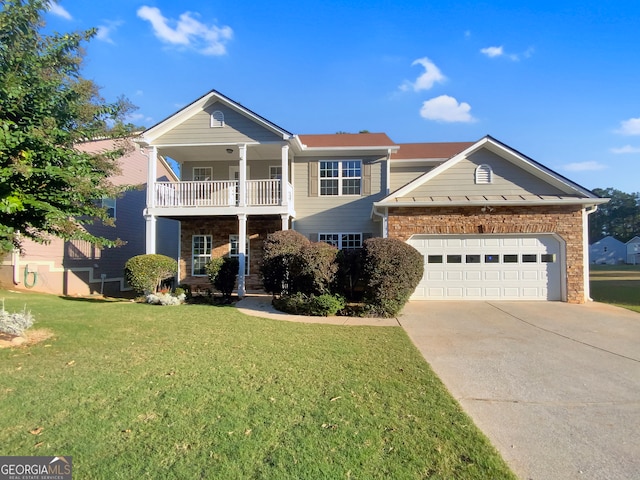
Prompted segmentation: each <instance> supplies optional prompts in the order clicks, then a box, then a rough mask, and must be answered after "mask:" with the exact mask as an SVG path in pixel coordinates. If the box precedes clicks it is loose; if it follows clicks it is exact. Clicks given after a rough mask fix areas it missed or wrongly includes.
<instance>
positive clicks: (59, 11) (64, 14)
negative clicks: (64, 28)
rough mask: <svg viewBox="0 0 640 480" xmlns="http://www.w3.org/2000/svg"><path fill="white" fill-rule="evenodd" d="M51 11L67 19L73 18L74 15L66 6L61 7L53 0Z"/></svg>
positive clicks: (50, 6)
mask: <svg viewBox="0 0 640 480" xmlns="http://www.w3.org/2000/svg"><path fill="white" fill-rule="evenodd" d="M49 11H50V12H51V13H53V14H54V15H56V16H58V17H62V18H64V19H65V20H72V19H73V17H72V16H71V14H70V13H69V12H67V11H66V10H65V9H64V7H61V6H60V5H58V4H57V3H56V2H51V4H50V5H49Z"/></svg>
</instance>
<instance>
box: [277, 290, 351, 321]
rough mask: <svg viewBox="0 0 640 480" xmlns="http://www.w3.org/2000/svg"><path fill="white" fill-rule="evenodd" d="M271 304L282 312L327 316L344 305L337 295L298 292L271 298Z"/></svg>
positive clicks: (336, 311)
mask: <svg viewBox="0 0 640 480" xmlns="http://www.w3.org/2000/svg"><path fill="white" fill-rule="evenodd" d="M273 306H274V307H275V308H277V309H278V310H280V311H282V312H287V313H291V314H293V315H311V316H316V317H327V316H331V315H335V314H336V313H338V312H339V311H340V310H342V309H343V308H344V307H345V302H344V299H342V297H339V296H337V295H329V294H323V295H318V296H315V295H305V294H304V293H301V292H298V293H294V294H292V295H283V296H282V297H280V298H276V299H274V300H273Z"/></svg>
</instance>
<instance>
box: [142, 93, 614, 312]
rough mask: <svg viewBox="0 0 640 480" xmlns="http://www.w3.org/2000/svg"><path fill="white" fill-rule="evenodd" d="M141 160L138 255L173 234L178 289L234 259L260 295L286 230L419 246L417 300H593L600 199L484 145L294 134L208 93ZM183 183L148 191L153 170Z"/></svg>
mask: <svg viewBox="0 0 640 480" xmlns="http://www.w3.org/2000/svg"><path fill="white" fill-rule="evenodd" d="M138 141H139V142H140V144H141V145H144V146H145V148H146V149H147V150H148V151H149V166H150V168H149V182H150V183H153V184H154V186H153V188H150V189H149V190H148V198H147V209H146V212H145V218H146V224H147V246H146V248H147V252H148V253H153V252H155V251H157V248H158V246H157V245H156V244H155V238H156V234H155V232H156V229H157V224H156V222H157V221H158V220H159V219H163V218H171V219H174V220H178V221H179V222H180V255H179V282H180V283H190V284H193V285H195V286H197V285H202V286H205V285H207V283H208V282H207V277H206V275H205V271H204V265H205V264H206V262H207V261H208V260H209V258H211V257H217V256H225V255H230V256H235V257H237V258H238V259H239V263H240V269H239V273H241V275H239V277H238V294H239V295H240V296H242V295H244V294H245V292H246V291H247V289H249V290H252V289H257V288H259V287H260V282H259V277H258V270H259V265H260V260H261V255H262V243H263V241H264V239H265V237H266V236H267V235H268V234H269V233H271V232H274V231H277V230H281V229H289V228H292V229H294V230H296V231H298V232H300V233H302V234H303V235H305V236H307V237H308V238H309V239H310V240H313V241H324V242H328V243H331V244H333V245H335V246H337V247H338V248H341V249H347V248H359V247H361V246H362V243H363V241H364V240H365V239H366V238H369V237H394V238H398V239H401V240H403V241H406V242H408V243H409V244H411V245H413V246H414V247H415V248H417V249H418V250H419V251H420V252H421V253H422V254H423V255H424V259H425V274H424V277H423V279H422V281H421V283H420V285H419V286H418V288H417V290H416V292H415V293H414V295H413V297H412V298H414V299H462V300H465V299H526V300H529V299H543V300H563V301H568V302H572V303H581V302H584V301H585V300H587V299H588V298H589V290H588V288H589V282H588V275H589V272H588V244H587V233H586V232H587V216H588V214H589V213H591V212H593V211H594V210H595V206H596V205H598V204H600V203H604V202H606V201H607V200H606V199H601V198H599V197H598V196H597V195H595V194H593V193H592V192H590V191H589V190H586V189H585V188H583V187H581V186H580V185H577V184H576V183H574V182H572V181H571V180H569V179H567V178H565V177H563V176H561V175H559V174H557V173H555V172H553V171H551V170H549V169H548V168H546V167H544V166H543V165H541V164H539V163H537V162H535V161H533V160H531V159H530V158H528V157H526V156H525V155H523V154H521V153H520V152H518V151H516V150H514V149H512V148H510V147H509V146H507V145H505V144H503V143H501V142H499V141H497V140H495V139H494V138H492V137H489V136H487V137H484V138H482V139H480V140H479V141H477V142H465V143H411V144H397V143H395V142H393V141H392V140H391V139H390V138H389V137H388V136H387V135H385V134H383V133H364V134H332V135H294V134H292V133H290V132H289V131H287V130H285V129H283V128H281V127H279V126H278V125H276V124H274V123H273V122H271V121H269V120H267V119H265V118H264V117H261V116H260V115H258V114H256V113H255V112H252V111H251V110H249V109H247V108H246V107H244V106H242V105H240V104H238V103H237V102H234V101H233V100H231V99H229V98H228V97H225V96H224V95H222V94H220V93H219V92H217V91H215V90H212V91H211V92H209V93H207V94H206V95H204V96H202V97H201V98H199V99H197V100H196V101H194V102H193V103H191V104H190V105H188V106H187V107H185V108H183V109H182V110H180V111H178V112H177V113H175V114H173V115H171V116H170V117H168V118H167V119H165V120H163V121H162V122H160V123H158V124H157V125H155V126H153V127H151V128H150V129H148V130H146V131H145V132H143V133H142V135H141V137H140V138H139V140H138ZM160 156H163V157H167V158H171V159H173V160H175V161H176V162H178V163H179V164H180V167H181V168H180V171H181V177H182V178H181V181H180V182H177V183H171V182H157V181H155V178H156V175H155V171H154V168H155V165H156V163H157V162H156V159H157V158H159V157H160Z"/></svg>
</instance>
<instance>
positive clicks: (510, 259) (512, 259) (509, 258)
mask: <svg viewBox="0 0 640 480" xmlns="http://www.w3.org/2000/svg"><path fill="white" fill-rule="evenodd" d="M502 261H503V262H504V263H518V255H516V254H508V255H503V256H502Z"/></svg>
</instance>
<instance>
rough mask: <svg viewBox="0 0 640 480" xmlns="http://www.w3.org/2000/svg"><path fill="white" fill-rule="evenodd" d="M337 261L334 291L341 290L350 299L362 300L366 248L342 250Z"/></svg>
mask: <svg viewBox="0 0 640 480" xmlns="http://www.w3.org/2000/svg"><path fill="white" fill-rule="evenodd" d="M336 262H337V264H338V271H337V272H336V276H335V280H334V284H333V289H334V291H336V292H340V294H342V295H344V296H345V297H346V298H347V299H348V300H349V301H359V300H362V292H363V290H364V282H363V279H362V275H363V268H364V266H363V264H364V250H363V249H361V248H358V249H349V250H340V251H339V252H338V256H337V257H336Z"/></svg>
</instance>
